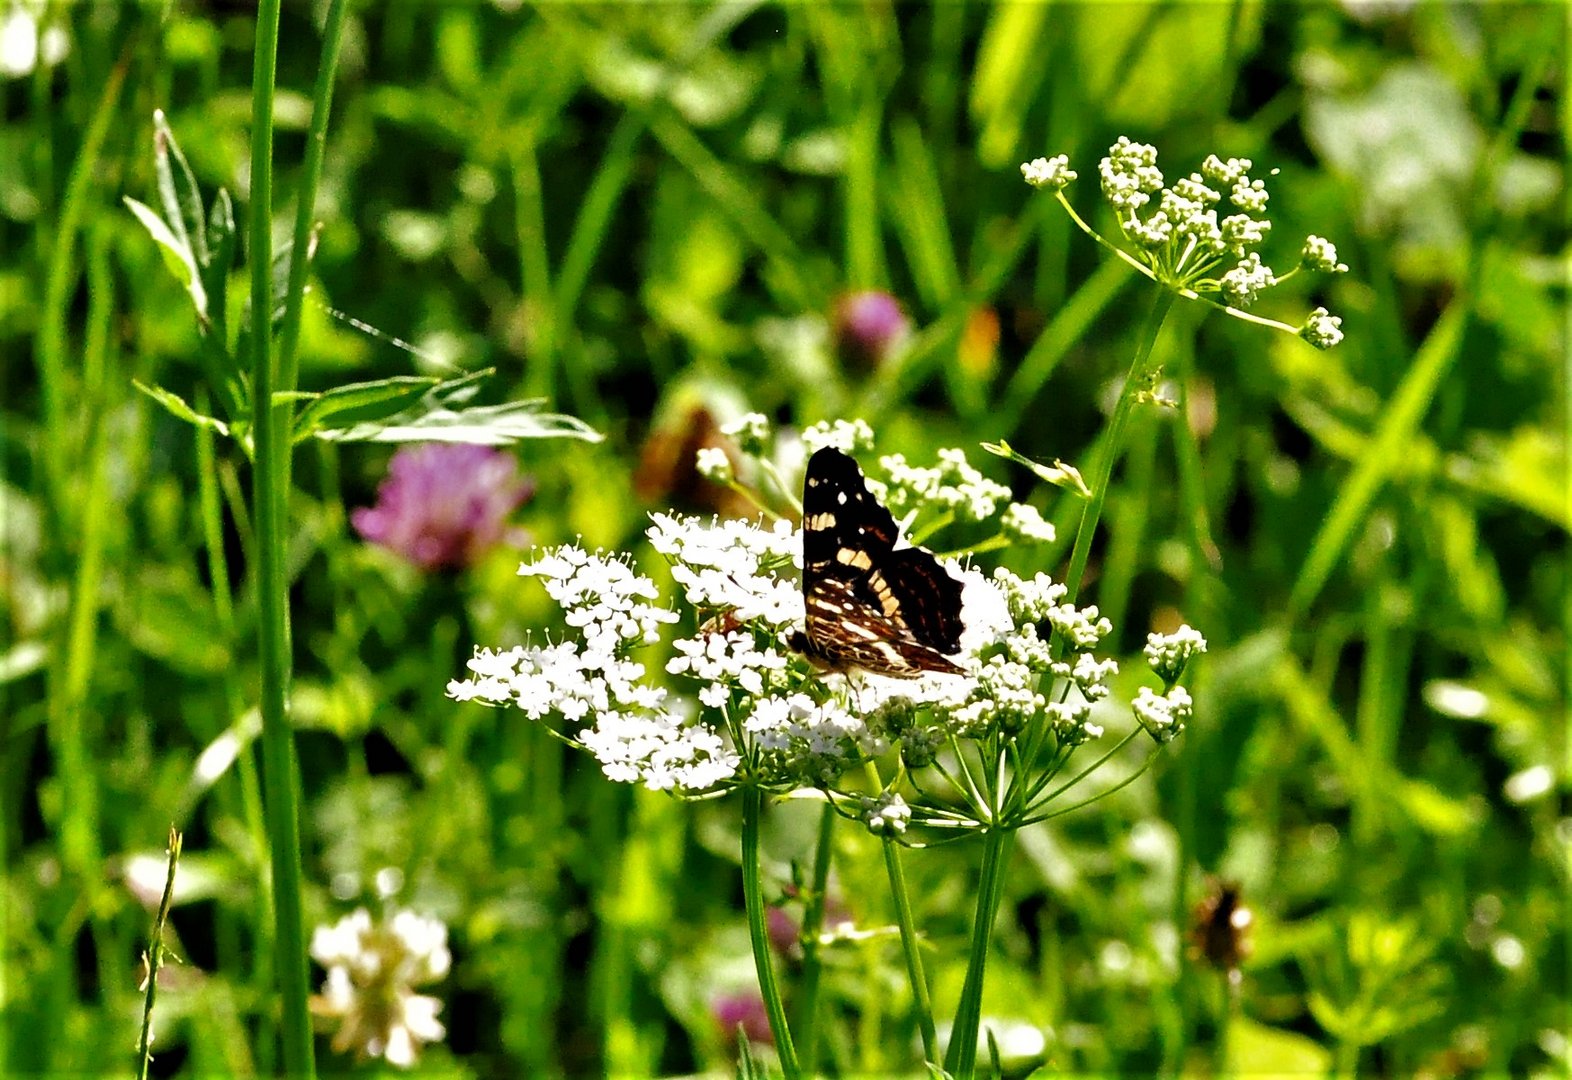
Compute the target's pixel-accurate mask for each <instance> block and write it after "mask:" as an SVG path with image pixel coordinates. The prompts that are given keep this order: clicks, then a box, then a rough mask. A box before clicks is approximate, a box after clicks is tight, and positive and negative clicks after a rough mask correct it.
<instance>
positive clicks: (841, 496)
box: [798, 447, 963, 677]
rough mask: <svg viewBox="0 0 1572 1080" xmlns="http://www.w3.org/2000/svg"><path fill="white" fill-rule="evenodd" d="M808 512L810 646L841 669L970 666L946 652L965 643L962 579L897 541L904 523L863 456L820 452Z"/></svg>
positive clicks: (899, 672) (812, 468)
mask: <svg viewBox="0 0 1572 1080" xmlns="http://www.w3.org/2000/svg"><path fill="white" fill-rule="evenodd" d="M802 511H803V513H802V518H803V571H802V587H803V606H804V609H805V612H806V634H805V635H804V640H802V641H800V642H799V643H798V644H799V647H800V648H801V649H802V651H803V652H804V653H805V654H806V655H807V656H808V657H809V658H810V659H812V660H813V661H815V662H816V663H818V664H820V665H822V666H824V667H827V668H830V669H832V670H845V669H848V668H862V669H864V670H866V671H871V672H874V673H877V674H880V675H893V676H897V677H909V676H913V675H917V674H920V673H921V672H923V671H945V672H953V673H959V672H961V671H962V670H963V669H962V668H961V667H960V666H959V665H957V664H956V663H955V662H954V661H953V660H951V659H950V658H949V657H948V656H947V655H946V654H949V653H954V652H956V651H957V650H958V649H959V648H960V639H961V629H962V624H961V583H960V582H959V581H957V580H956V579H955V578H953V577H951V576H950V574H949V573H948V572H947V571H946V570H945V569H944V567H942V566H940V565H939V563H938V560H936V559H935V558H934V557H933V556H932V555H930V554H929V553H928V552H926V551H923V550H922V549H921V548H910V547H909V548H899V549H897V548H896V547H895V542H896V539H897V537H898V536H899V535H900V534H899V531H898V530H897V529H896V527H895V519H894V518H893V517H891V516H890V512H889V511H888V510H886V509H885V508H884V507H883V506H881V505H879V502H878V500H877V499H875V498H874V497H873V494H872V493H871V492H870V491H869V490H868V485H867V481H865V480H864V479H863V475H862V470H861V469H859V468H858V467H857V462H856V461H854V460H853V459H852V458H850V457H848V456H847V455H845V454H843V453H841V452H840V451H839V450H835V449H832V448H828V447H826V448H825V449H822V450H819V451H818V452H817V453H815V454H814V455H813V457H812V458H811V459H810V460H809V462H808V475H807V481H806V483H805V484H804V485H803V494H802Z"/></svg>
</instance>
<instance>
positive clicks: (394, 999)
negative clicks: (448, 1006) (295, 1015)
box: [311, 908, 452, 1068]
mask: <svg viewBox="0 0 1572 1080" xmlns="http://www.w3.org/2000/svg"><path fill="white" fill-rule="evenodd" d="M447 939H448V931H447V927H446V926H444V925H442V923H441V922H439V921H438V920H436V919H430V918H425V917H423V916H420V915H416V914H415V913H414V912H412V911H399V912H395V913H393V914H392V915H391V916H389V917H386V918H384V919H382V920H379V921H373V920H372V918H371V913H370V912H369V911H367V910H366V909H365V908H357V909H356V910H355V912H354V913H353V914H351V915H346V916H345V917H344V918H342V919H340V920H339V921H338V922H336V923H334V924H333V925H332V926H319V927H317V929H316V932H315V933H314V934H313V935H312V937H311V958H312V959H313V960H315V961H316V962H317V963H319V964H321V965H322V966H323V967H324V968H326V969H327V980H326V981H325V982H323V984H322V992H321V993H319V994H317V995H315V996H314V997H312V999H311V1011H312V1012H313V1013H314V1014H315V1015H317V1016H320V1017H326V1018H330V1019H336V1020H337V1021H338V1022H339V1026H338V1031H337V1032H336V1033H335V1034H334V1036H333V1049H334V1050H336V1051H337V1052H339V1053H341V1054H342V1053H349V1052H353V1053H354V1054H355V1056H356V1057H360V1058H372V1057H378V1058H382V1059H383V1060H385V1061H387V1062H388V1064H390V1065H397V1066H399V1067H400V1068H407V1067H409V1066H410V1065H413V1064H414V1063H415V1059H416V1058H417V1057H418V1056H419V1053H420V1048H421V1046H422V1045H423V1044H425V1043H430V1042H436V1041H438V1040H440V1039H441V1038H442V1037H443V1036H444V1035H445V1034H446V1031H445V1029H444V1028H443V1026H442V1024H441V1022H440V1021H439V1020H438V1019H437V1013H439V1012H440V1011H441V1010H442V1002H441V1001H439V1000H438V999H436V998H434V997H430V996H428V995H425V994H417V993H415V991H414V988H415V987H417V986H423V985H425V984H427V983H431V982H435V981H437V980H439V979H441V978H442V977H443V976H445V975H446V974H447V973H448V968H449V966H450V964H451V963H452V958H451V956H450V954H449V953H448V945H447Z"/></svg>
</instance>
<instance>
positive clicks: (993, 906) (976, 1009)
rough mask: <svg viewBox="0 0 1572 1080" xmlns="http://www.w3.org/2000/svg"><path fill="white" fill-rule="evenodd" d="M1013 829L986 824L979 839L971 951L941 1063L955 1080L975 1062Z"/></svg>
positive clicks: (968, 1079)
mask: <svg viewBox="0 0 1572 1080" xmlns="http://www.w3.org/2000/svg"><path fill="white" fill-rule="evenodd" d="M1014 835H1015V832H1014V830H1013V829H1001V828H997V827H994V828H990V829H988V830H987V833H986V834H985V836H984V840H983V861H982V870H981V871H980V872H979V874H978V881H977V914H976V916H975V918H974V919H973V920H972V947H971V955H970V956H969V957H968V959H967V961H966V982H965V983H964V984H963V985H962V987H961V1000H960V1003H959V1004H958V1005H957V1006H956V1008H955V1022H954V1023H953V1024H952V1025H950V1046H949V1049H948V1051H947V1052H946V1053H945V1056H944V1067H945V1068H946V1069H947V1070H948V1071H949V1073H950V1075H952V1076H954V1077H955V1080H972V1077H973V1075H974V1072H975V1070H976V1066H977V1029H978V1026H979V1025H980V1023H981V1021H982V991H983V975H984V974H985V973H986V971H987V968H988V948H989V946H990V945H991V944H992V941H993V924H994V919H995V918H996V917H997V916H998V914H999V900H1000V898H1001V897H1002V896H1003V895H1004V868H1005V866H1006V864H1007V863H1008V862H1009V856H1010V840H1011V839H1012V838H1013V837H1014Z"/></svg>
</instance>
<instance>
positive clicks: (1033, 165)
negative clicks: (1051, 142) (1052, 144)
mask: <svg viewBox="0 0 1572 1080" xmlns="http://www.w3.org/2000/svg"><path fill="white" fill-rule="evenodd" d="M1021 176H1022V177H1024V178H1025V180H1026V182H1027V183H1028V184H1030V185H1032V187H1034V188H1047V189H1048V190H1049V191H1058V190H1060V189H1061V188H1063V187H1064V186H1065V185H1066V184H1068V183H1070V182H1071V181H1072V180H1075V179H1076V178H1077V176H1076V172H1075V170H1074V169H1072V168H1070V158H1069V156H1068V155H1066V154H1056V155H1055V156H1053V157H1051V158H1037V159H1035V160H1033V161H1028V162H1026V163H1025V164H1023V165H1022V166H1021Z"/></svg>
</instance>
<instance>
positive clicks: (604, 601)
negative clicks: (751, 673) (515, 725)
mask: <svg viewBox="0 0 1572 1080" xmlns="http://www.w3.org/2000/svg"><path fill="white" fill-rule="evenodd" d="M519 573H520V574H521V575H525V576H529V577H538V578H540V579H541V581H542V582H543V584H544V585H545V587H546V591H547V593H548V594H550V596H551V598H552V599H553V600H556V601H557V603H558V604H559V605H561V607H562V611H563V619H564V621H565V622H566V623H567V624H568V626H570V627H573V628H574V629H576V630H578V631H579V632H580V633H581V634H582V641H564V642H559V643H557V644H553V645H543V646H515V647H514V648H511V649H503V650H492V649H478V650H476V652H475V655H474V656H473V657H472V658H471V659H470V661H469V670H470V673H471V675H470V678H468V679H463V680H460V679H455V680H453V681H452V682H450V683H449V684H448V696H449V697H452V698H454V699H455V700H458V701H480V702H484V703H486V704H490V705H517V706H518V707H519V708H520V709H521V710H522V711H523V712H524V714H525V715H526V716H528V717H529V718H530V719H532V720H540V719H544V718H546V717H547V716H549V715H553V714H555V715H558V716H561V717H562V718H563V719H564V720H566V721H567V722H568V723H570V724H580V723H586V724H587V726H585V727H582V728H580V729H579V730H578V731H577V732H575V733H573V735H572V736H571V738H572V741H574V742H575V743H577V744H578V745H579V746H581V747H583V748H584V749H586V750H588V751H589V752H590V753H592V754H594V755H595V757H596V759H597V760H599V762H600V765H601V769H602V771H603V772H604V773H605V774H606V776H607V777H608V778H609V779H612V780H619V781H623V782H629V783H631V782H635V781H637V782H641V783H643V784H644V785H645V786H646V787H648V788H651V789H652V790H656V791H663V790H669V789H673V788H678V789H683V790H690V791H703V790H707V789H709V788H712V787H714V786H715V785H716V784H718V783H721V782H722V781H724V780H726V779H727V778H729V777H730V776H732V775H733V774H734V773H735V772H736V770H737V764H738V759H737V756H736V754H735V753H733V752H732V751H731V750H730V749H729V748H728V747H727V746H726V744H725V742H724V740H722V739H721V738H720V737H719V735H717V734H716V732H714V731H713V730H711V729H709V728H707V727H704V726H703V725H699V724H692V723H687V722H686V719H687V713H688V711H689V710H688V709H687V708H686V706H685V704H684V703H683V702H682V701H680V700H678V701H675V702H672V701H669V700H668V695H667V692H666V691H665V690H664V689H662V688H660V687H658V686H654V685H653V684H651V683H649V682H647V681H645V670H644V665H643V664H641V663H639V662H638V661H636V660H632V659H630V658H629V657H628V656H627V653H628V652H629V651H630V650H632V649H633V648H635V647H637V646H640V645H649V644H653V643H654V642H656V641H657V640H659V632H660V627H661V626H662V625H665V624H669V623H673V622H675V621H677V618H678V616H677V614H676V613H675V612H673V611H668V610H666V609H665V608H660V607H655V606H653V605H651V604H648V603H645V602H644V601H646V600H650V599H654V598H655V597H657V596H658V595H659V594H658V592H657V590H656V588H655V584H654V582H652V581H650V580H649V579H648V578H646V577H643V576H641V575H639V574H636V573H634V572H633V570H632V569H631V568H630V567H629V566H628V565H627V564H626V563H625V562H623V561H622V560H621V559H615V558H608V557H606V556H603V555H598V554H596V555H591V554H589V553H587V552H585V551H583V550H582V549H580V548H578V547H574V546H571V545H570V546H565V547H560V548H557V549H555V550H553V551H550V552H548V553H547V554H546V555H544V556H542V557H541V558H540V559H537V560H536V561H535V562H534V563H526V564H525V565H523V566H521V567H519Z"/></svg>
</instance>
